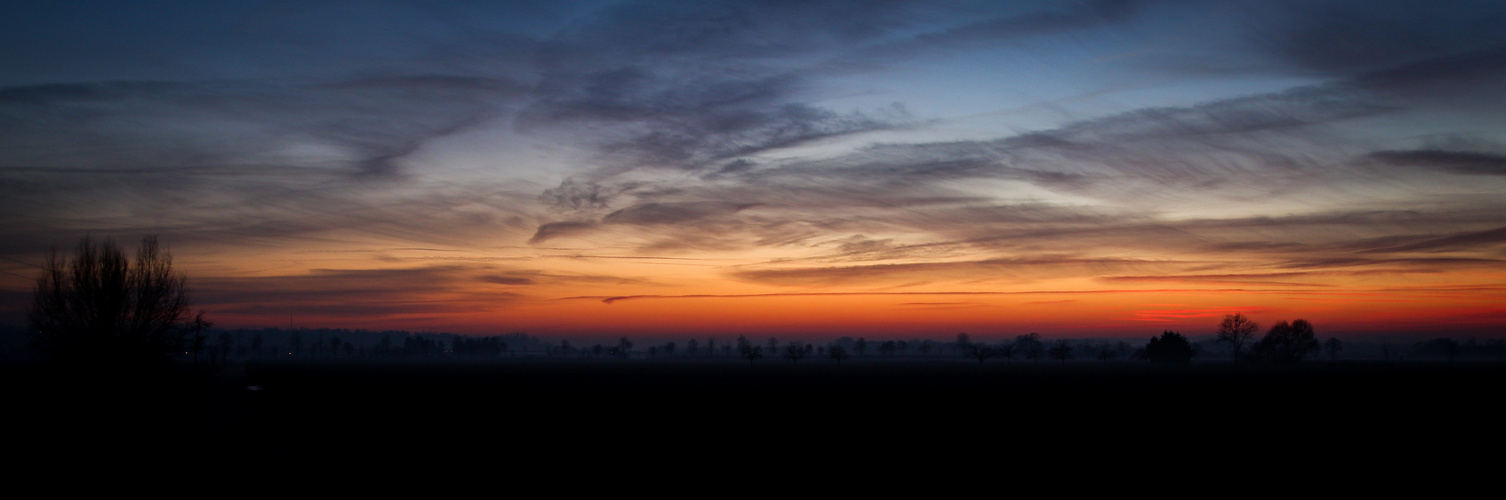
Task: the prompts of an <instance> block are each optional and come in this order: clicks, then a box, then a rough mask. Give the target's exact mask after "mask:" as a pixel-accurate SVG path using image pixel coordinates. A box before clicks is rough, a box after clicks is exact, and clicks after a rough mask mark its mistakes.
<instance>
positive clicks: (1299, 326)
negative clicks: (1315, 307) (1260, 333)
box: [1251, 319, 1320, 365]
mask: <svg viewBox="0 0 1506 500" xmlns="http://www.w3.org/2000/svg"><path fill="white" fill-rule="evenodd" d="M1319 348H1320V347H1319V344H1318V339H1317V337H1316V336H1315V335H1314V333H1313V326H1312V324H1311V323H1308V322H1307V320H1305V319H1299V320H1296V321H1292V322H1291V323H1290V324H1288V323H1287V322H1285V321H1282V322H1279V323H1276V324H1275V325H1271V330H1270V331H1269V332H1266V334H1265V337H1262V338H1261V339H1260V343H1258V344H1255V348H1254V349H1253V351H1254V352H1252V353H1251V357H1252V358H1253V359H1255V360H1256V361H1266V362H1270V363H1274V364H1278V365H1285V364H1292V363H1296V362H1298V361H1302V358H1303V357H1304V356H1306V355H1307V354H1308V353H1310V352H1313V351H1317V350H1318V349H1319Z"/></svg>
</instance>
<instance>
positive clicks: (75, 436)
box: [6, 359, 1506, 485]
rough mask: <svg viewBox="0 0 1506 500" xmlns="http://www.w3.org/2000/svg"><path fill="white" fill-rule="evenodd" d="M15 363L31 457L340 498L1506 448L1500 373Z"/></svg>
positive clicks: (11, 372)
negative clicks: (524, 483) (473, 480)
mask: <svg viewBox="0 0 1506 500" xmlns="http://www.w3.org/2000/svg"><path fill="white" fill-rule="evenodd" d="M6 370H7V372H8V373H6V384H7V389H8V390H9V393H10V394H11V395H12V396H13V399H12V400H13V401H16V402H18V403H21V404H19V405H17V406H16V407H15V408H14V409H13V410H12V412H11V413H12V415H19V416H20V418H15V419H13V424H14V425H13V431H12V432H15V433H16V435H17V436H20V437H21V438H22V439H20V440H19V442H20V443H22V447H23V448H22V449H28V448H25V447H26V446H31V447H34V448H30V449H29V450H30V451H29V453H31V456H39V457H53V458H54V459H59V457H61V459H67V457H74V459H76V458H77V457H78V456H81V455H87V456H90V457H97V459H98V460H101V461H104V462H107V463H112V462H110V461H111V460H120V461H123V463H125V464H126V465H127V466H134V465H141V464H140V463H135V462H133V460H140V459H141V458H140V457H145V456H167V457H172V460H175V462H172V463H176V464H177V466H175V467H174V468H173V470H174V471H176V472H175V473H184V474H190V475H191V476H192V477H197V478H228V477H236V478H245V477H263V478H265V477H276V478H279V480H284V481H289V482H299V483H302V482H317V483H325V484H328V485H339V484H342V482H343V481H350V480H353V479H352V478H356V477H370V476H372V475H376V476H382V477H387V476H388V475H389V474H397V475H399V476H400V475H401V474H403V473H410V472H411V473H414V474H437V475H441V476H442V475H445V474H463V473H476V472H475V471H493V472H495V471H498V470H507V471H512V472H511V474H524V475H528V474H552V475H561V474H562V475H572V474H588V475H589V474H596V473H600V471H604V470H615V471H620V472H621V471H627V472H628V473H631V471H636V470H644V471H647V470H664V471H719V472H716V473H718V474H726V473H731V472H735V471H738V470H745V469H746V468H750V467H751V468H754V469H757V470H768V471H777V472H780V473H783V472H790V473H796V472H799V473H810V472H812V471H817V470H823V468H825V467H829V466H831V465H832V464H833V463H843V464H855V463H856V464H867V465H868V466H869V467H882V466H891V467H897V466H901V465H903V466H904V467H922V468H950V467H953V466H958V467H1005V466H1008V465H1009V464H1015V465H1018V464H1019V463H1021V462H1029V463H1030V464H1034V465H1035V466H1037V467H1040V466H1045V467H1083V466H1088V465H1090V464H1097V465H1111V466H1118V467H1138V466H1144V465H1145V464H1136V463H1135V462H1134V458H1135V457H1138V458H1139V459H1140V460H1166V459H1167V458H1165V457H1177V458H1175V460H1177V461H1178V463H1182V464H1185V465H1186V466H1188V467H1197V466H1199V465H1198V464H1197V462H1198V460H1199V459H1198V457H1207V456H1230V455H1232V456H1246V457H1247V458H1249V459H1251V460H1258V459H1259V457H1262V456H1265V454H1267V453H1282V454H1297V455H1300V456H1302V457H1305V459H1307V460H1324V459H1334V460H1338V459H1344V460H1351V461H1354V460H1358V461H1372V462H1374V464H1375V465H1376V466H1384V465H1386V464H1387V463H1388V462H1387V461H1388V460H1390V458H1388V457H1399V456H1402V455H1401V454H1402V453H1403V452H1405V454H1406V456H1407V457H1408V458H1407V460H1419V459H1424V457H1433V458H1426V459H1427V460H1451V459H1456V457H1455V456H1454V455H1453V452H1454V451H1455V450H1462V449H1466V448H1468V449H1481V448H1494V449H1499V448H1495V447H1496V446H1498V445H1499V444H1500V443H1501V441H1500V436H1501V434H1500V426H1501V420H1500V416H1501V412H1500V410H1498V409H1496V408H1495V407H1496V406H1497V405H1498V403H1499V402H1500V400H1501V399H1502V398H1501V395H1502V392H1501V387H1502V385H1501V382H1502V381H1503V380H1506V377H1503V375H1506V365H1502V364H1498V363H1437V364H1426V363H1408V364H1383V363H1338V364H1325V363H1312V364H1308V365H1303V366H1295V367H1234V366H1229V365H1222V364H1205V365H1192V366H1185V367H1154V366H1148V365H1145V364H1131V363H1110V364H1098V363H1084V362H1079V363H1068V364H1065V365H1061V364H1056V363H1050V362H1040V363H1029V362H1014V363H1007V364H1006V363H988V364H985V365H983V366H979V365H977V364H976V363H971V362H967V361H962V360H956V361H937V360H929V361H914V362H904V361H876V360H857V361H852V362H847V363H844V364H843V365H842V366H835V365H834V364H832V363H829V362H825V363H823V362H816V363H802V364H800V365H790V364H788V363H773V362H763V361H760V362H757V363H753V364H749V363H746V362H740V361H730V360H729V361H721V362H714V361H704V362H694V361H684V362H653V361H642V360H629V361H620V360H612V361H603V360H579V361H568V360H547V359H540V360H509V361H506V362H499V363H465V362H444V363H396V362H394V363H358V362H352V363H269V362H260V363H259V362H250V363H247V364H245V365H244V369H242V367H241V366H231V367H227V368H226V369H224V370H221V371H219V372H218V373H217V374H215V375H213V376H209V375H208V374H207V371H205V372H203V373H195V372H192V371H178V372H174V373H163V374H156V375H150V376H148V375H134V376H119V377H111V376H105V375H100V374H92V375H88V376H84V375H80V374H78V373H76V372H75V373H73V374H72V375H69V374H59V373H56V372H55V371H54V370H50V369H46V368H43V367H37V366H8V367H6ZM248 386H257V387H260V388H261V390H257V391H252V390H248ZM1419 452H1422V454H1421V455H1419V454H1418V453H1419ZM107 457H108V458H107ZM132 457H136V458H132ZM1126 459H1130V461H1125V460H1126ZM1053 464H1054V465H1053ZM1393 465H1394V464H1393ZM404 471H406V472H404ZM461 471H472V472H461ZM687 473H688V472H687ZM395 477H396V476H394V477H389V479H392V478H395ZM422 477H427V476H422Z"/></svg>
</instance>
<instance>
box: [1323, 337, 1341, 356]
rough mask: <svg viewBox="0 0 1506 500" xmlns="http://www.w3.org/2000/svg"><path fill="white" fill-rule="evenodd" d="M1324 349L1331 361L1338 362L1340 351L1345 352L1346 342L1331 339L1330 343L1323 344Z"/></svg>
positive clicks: (1329, 339)
mask: <svg viewBox="0 0 1506 500" xmlns="http://www.w3.org/2000/svg"><path fill="white" fill-rule="evenodd" d="M1323 348H1324V349H1326V350H1327V351H1328V360H1329V361H1338V360H1339V351H1343V350H1344V341H1342V340H1339V339H1337V338H1335V337H1329V338H1328V341H1327V342H1324V343H1323Z"/></svg>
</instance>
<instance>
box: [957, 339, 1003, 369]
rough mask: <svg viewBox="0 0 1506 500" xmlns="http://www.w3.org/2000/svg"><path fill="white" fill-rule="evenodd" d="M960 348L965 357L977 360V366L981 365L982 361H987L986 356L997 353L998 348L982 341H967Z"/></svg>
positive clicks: (996, 354)
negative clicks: (965, 344)
mask: <svg viewBox="0 0 1506 500" xmlns="http://www.w3.org/2000/svg"><path fill="white" fill-rule="evenodd" d="M961 349H962V352H963V354H965V355H966V356H967V357H969V358H973V359H976V360H978V365H979V366H982V365H983V362H984V361H987V360H988V358H992V357H994V356H998V355H999V350H998V349H994V348H993V347H990V346H989V345H988V344H985V343H982V342H968V343H967V346H965V347H961Z"/></svg>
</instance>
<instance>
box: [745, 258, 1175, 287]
mask: <svg viewBox="0 0 1506 500" xmlns="http://www.w3.org/2000/svg"><path fill="white" fill-rule="evenodd" d="M1183 265H1185V263H1175V262H1162V261H1147V260H1138V259H1107V258H1077V257H1037V258H1020V259H989V260H979V261H964V262H924V263H914V264H876V265H862V266H845V267H822V268H799V269H758V270H742V271H733V272H730V273H728V275H729V276H730V277H732V278H734V279H739V280H745V281H751V282H756V283H763V284H772V285H783V286H875V285H880V286H882V285H894V284H905V285H919V284H927V283H937V282H942V283H957V282H982V281H989V280H1004V279H1007V280H1012V281H1013V282H1016V283H1018V282H1022V281H1025V282H1028V281H1034V280H1039V279H1045V278H1064V277H1075V276H1085V275H1086V276H1093V275H1098V274H1103V273H1107V272H1114V271H1115V270H1124V269H1137V268H1138V269H1163V268H1175V267H1178V266H1183Z"/></svg>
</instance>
